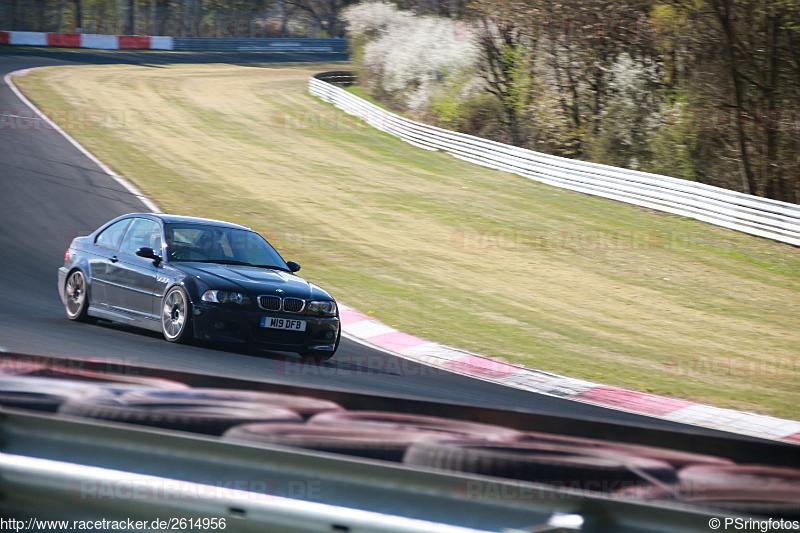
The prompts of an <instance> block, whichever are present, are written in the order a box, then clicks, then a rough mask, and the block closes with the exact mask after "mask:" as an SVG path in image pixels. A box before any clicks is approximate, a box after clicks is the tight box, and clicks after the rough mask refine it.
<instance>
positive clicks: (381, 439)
mask: <svg viewBox="0 0 800 533" xmlns="http://www.w3.org/2000/svg"><path fill="white" fill-rule="evenodd" d="M16 368H17V371H15V372H11V371H8V370H6V371H3V372H0V391H1V392H0V406H11V407H18V408H19V407H22V408H27V409H37V410H41V411H49V412H58V413H61V414H64V415H70V416H78V417H84V418H93V419H101V420H106V421H110V422H118V423H128V424H139V425H146V426H151V427H156V428H165V429H171V430H179V431H189V432H195V433H204V434H208V435H219V436H221V438H222V439H224V440H228V441H232V442H237V443H240V444H245V445H250V446H287V447H292V448H301V449H307V450H314V451H321V452H328V453H336V454H344V455H350V456H358V457H362V458H368V459H379V460H384V461H395V462H402V463H404V464H406V465H410V466H414V467H417V468H427V469H440V470H448V471H459V472H469V473H472V474H478V475H480V476H491V477H489V478H485V479H484V478H478V479H483V480H484V481H485V482H486V483H497V480H494V481H493V480H492V479H491V478H503V479H506V480H507V479H514V480H522V481H525V482H533V483H539V484H546V485H548V486H551V487H556V488H563V489H566V490H569V491H573V493H574V491H576V490H577V491H580V493H585V492H587V491H589V492H604V493H614V494H615V495H616V496H618V497H622V498H630V499H638V500H650V501H652V500H669V501H677V502H683V503H686V504H691V505H696V506H702V507H707V508H712V509H719V510H724V511H731V512H740V513H750V514H756V515H768V516H772V517H781V518H791V519H797V518H800V469H794V468H783V467H774V466H765V465H745V464H735V463H734V462H733V461H730V460H729V459H725V458H722V457H716V456H712V455H704V454H697V453H690V452H684V451H679V450H673V449H667V448H660V447H653V446H642V445H635V444H627V443H617V442H609V441H603V440H596V439H588V438H579V437H572V436H566V435H557V434H551V433H541V432H524V431H519V430H517V429H513V428H509V427H504V426H499V425H493V424H484V423H478V422H471V421H466V420H461V419H454V418H444V417H435V416H423V415H416V414H409V413H394V412H383V411H355V410H346V409H345V408H343V407H342V406H341V405H339V404H337V403H334V402H332V401H329V400H325V399H320V398H314V397H309V396H300V395H293V394H283V393H272V392H260V391H246V390H234V389H213V388H191V387H188V386H187V385H185V384H183V383H178V382H175V381H169V380H163V379H156V378H148V377H140V376H130V375H122V374H104V373H100V372H92V371H73V370H65V369H61V370H52V369H43V368H37V367H35V366H30V365H29V366H25V365H21V366H18V367H16ZM42 376H47V377H42ZM500 481H501V482H502V479H500Z"/></svg>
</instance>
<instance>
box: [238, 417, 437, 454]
mask: <svg viewBox="0 0 800 533" xmlns="http://www.w3.org/2000/svg"><path fill="white" fill-rule="evenodd" d="M222 437H223V438H224V439H226V440H234V441H240V442H257V443H261V444H277V445H280V446H292V447H295V448H304V449H308V450H317V451H323V452H329V453H339V454H345V455H356V456H359V457H367V458H370V459H381V460H383V461H395V462H400V461H401V460H402V459H403V455H404V454H405V452H406V450H407V449H408V447H409V446H410V445H411V444H413V443H414V442H418V441H420V440H423V439H430V438H432V434H431V433H429V432H425V431H419V432H415V431H409V430H392V429H380V428H343V427H338V426H309V425H307V424H304V425H298V424H248V425H244V426H236V427H233V428H231V429H229V430H228V431H227V432H225V434H224V435H223V436H222Z"/></svg>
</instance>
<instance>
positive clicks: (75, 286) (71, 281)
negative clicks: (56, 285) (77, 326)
mask: <svg viewBox="0 0 800 533" xmlns="http://www.w3.org/2000/svg"><path fill="white" fill-rule="evenodd" d="M64 294H65V295H66V298H65V300H66V308H67V316H69V318H73V319H74V318H79V317H80V316H81V314H83V312H84V308H85V306H86V278H84V277H83V272H81V271H80V270H76V271H75V272H73V273H72V274H70V275H69V278H67V283H66V285H65V286H64Z"/></svg>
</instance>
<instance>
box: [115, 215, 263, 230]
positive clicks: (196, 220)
mask: <svg viewBox="0 0 800 533" xmlns="http://www.w3.org/2000/svg"><path fill="white" fill-rule="evenodd" d="M135 216H138V217H152V218H158V219H161V220H162V221H163V222H164V224H201V225H206V226H218V227H223V228H236V229H246V230H250V231H252V230H251V229H250V228H248V227H247V226H242V225H241V224H234V223H233V222H225V221H223V220H215V219H213V218H202V217H190V216H185V215H172V214H169V213H129V214H127V215H125V217H135Z"/></svg>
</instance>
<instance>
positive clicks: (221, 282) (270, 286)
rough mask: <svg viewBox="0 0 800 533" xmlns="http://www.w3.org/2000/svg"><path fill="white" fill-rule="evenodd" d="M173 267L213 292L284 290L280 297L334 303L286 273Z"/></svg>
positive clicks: (235, 267)
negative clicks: (199, 281)
mask: <svg viewBox="0 0 800 533" xmlns="http://www.w3.org/2000/svg"><path fill="white" fill-rule="evenodd" d="M173 266H175V267H177V268H179V269H180V270H182V271H184V272H185V273H186V274H189V275H191V276H197V277H198V278H200V279H201V280H202V281H204V282H205V283H206V284H207V285H209V286H210V287H212V288H219V289H233V288H237V289H238V290H243V292H247V293H250V294H275V293H276V292H277V289H280V290H282V291H283V292H282V293H280V294H281V296H291V297H295V298H303V299H311V298H318V299H323V300H328V299H332V298H331V296H330V295H329V294H328V293H327V292H326V291H324V290H323V289H322V288H320V287H318V286H317V285H314V284H313V283H309V282H308V281H306V280H304V279H303V278H301V277H300V276H297V275H296V274H292V273H291V272H285V271H283V270H277V269H272V268H259V267H250V266H239V265H219V264H214V263H202V264H197V263H180V264H179V265H177V264H173ZM231 285H233V286H234V287H231Z"/></svg>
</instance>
